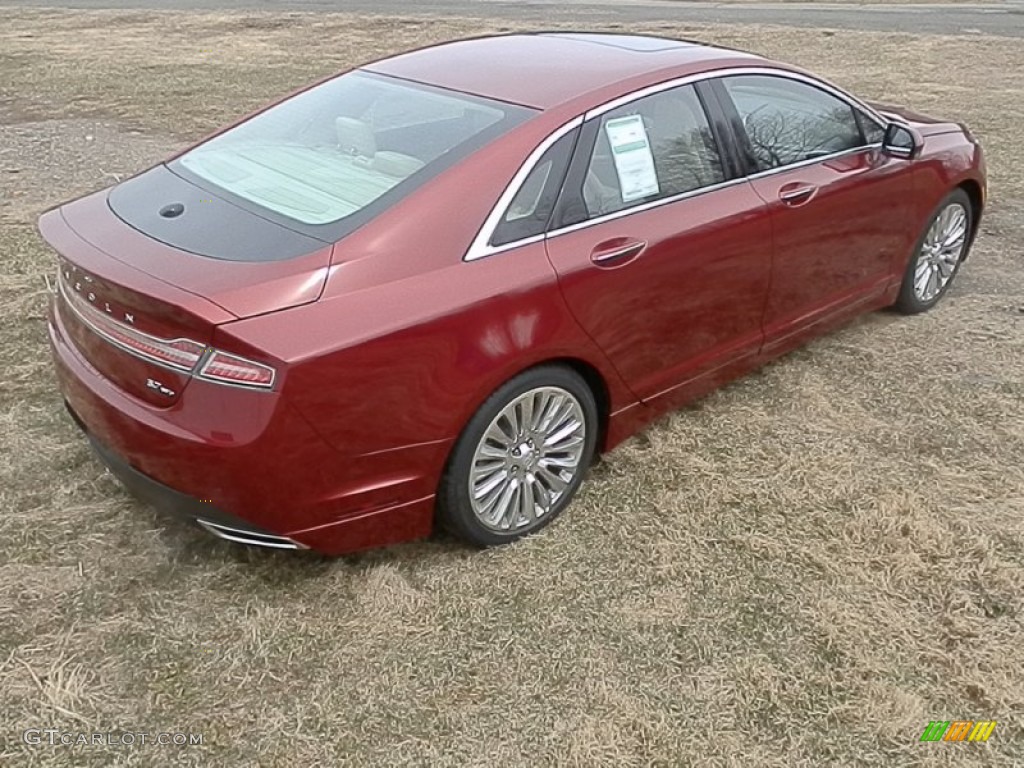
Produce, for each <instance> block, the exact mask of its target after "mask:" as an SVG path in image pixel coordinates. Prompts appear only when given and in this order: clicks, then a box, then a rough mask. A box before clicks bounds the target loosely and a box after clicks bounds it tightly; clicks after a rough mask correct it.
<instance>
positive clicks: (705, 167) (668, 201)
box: [546, 84, 771, 400]
mask: <svg viewBox="0 0 1024 768" xmlns="http://www.w3.org/2000/svg"><path fill="white" fill-rule="evenodd" d="M588 118H589V119H588V120H587V121H586V122H585V123H584V126H583V129H582V132H581V135H580V139H579V142H578V144H577V148H576V151H575V153H574V156H573V160H572V163H571V166H570V169H569V172H568V175H567V178H566V182H565V185H564V187H563V190H562V195H561V197H560V199H559V202H558V206H557V209H556V211H555V215H554V219H553V222H552V228H551V230H550V231H549V233H548V237H547V241H546V243H547V250H548V257H549V258H550V260H551V264H552V266H553V267H554V269H555V271H556V273H557V275H558V280H559V285H560V287H561V289H562V292H563V295H564V296H565V299H566V302H567V303H568V305H569V308H570V310H571V311H572V313H573V314H574V316H575V317H576V319H577V320H578V321H579V323H580V324H581V325H582V327H583V328H584V329H585V330H586V332H587V333H588V334H589V335H590V336H591V338H593V339H594V340H595V342H596V343H597V344H598V345H599V346H600V347H601V348H602V349H603V350H604V352H605V354H606V355H607V356H608V358H609V359H610V360H611V362H612V364H613V365H614V366H615V368H616V369H617V371H618V372H619V374H620V375H621V376H622V377H623V379H624V380H625V381H626V383H627V384H628V385H629V386H630V387H631V388H632V389H633V391H634V393H636V394H637V395H638V396H639V397H640V398H642V399H645V400H646V399H650V398H653V397H655V396H657V395H659V394H666V395H668V394H670V392H672V391H675V390H678V388H679V387H680V385H682V384H684V383H686V382H690V381H695V380H697V379H698V378H700V377H704V376H706V375H707V374H709V373H711V372H713V371H716V370H719V369H723V368H724V367H725V366H727V365H728V364H729V363H730V362H732V361H735V360H738V359H741V358H749V357H751V356H752V355H754V354H755V353H756V352H757V351H758V349H759V347H760V345H761V342H762V339H763V336H762V330H761V316H762V314H763V310H764V304H765V299H766V296H767V291H768V280H769V272H770V261H771V253H770V242H771V230H770V226H769V224H768V217H767V214H766V210H765V205H764V202H763V201H762V200H761V198H759V197H758V196H757V194H756V193H755V192H754V191H753V189H752V187H751V186H750V184H749V183H747V182H746V181H744V180H743V179H742V178H736V175H737V174H736V173H735V172H734V171H733V170H732V165H731V163H730V162H728V158H727V156H726V155H725V154H724V153H723V152H722V149H723V147H722V146H721V143H722V141H721V137H720V135H719V132H718V128H719V126H718V125H717V124H714V123H709V119H708V114H707V112H706V110H705V109H704V105H703V103H702V100H701V97H699V96H698V92H697V90H696V89H695V87H694V86H693V85H685V84H684V85H679V86H677V87H674V88H669V89H666V90H662V91H659V92H657V93H654V94H651V95H647V96H644V97H641V98H637V99H635V100H630V101H628V102H627V103H624V104H621V105H619V106H616V107H615V108H614V109H610V110H608V111H604V112H602V113H600V114H596V115H592V116H590V115H588Z"/></svg>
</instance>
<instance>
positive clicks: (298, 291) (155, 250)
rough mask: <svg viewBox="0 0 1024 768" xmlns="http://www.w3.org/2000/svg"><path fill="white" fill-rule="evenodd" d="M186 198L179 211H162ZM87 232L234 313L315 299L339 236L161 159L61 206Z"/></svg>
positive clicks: (131, 261)
mask: <svg viewBox="0 0 1024 768" xmlns="http://www.w3.org/2000/svg"><path fill="white" fill-rule="evenodd" d="M179 207H180V209H182V210H181V212H180V213H178V214H177V215H175V216H170V217H168V216H166V215H162V214H161V211H164V214H166V212H167V211H168V210H171V211H174V210H176V209H178V208H179ZM59 211H60V215H61V216H62V217H63V219H64V221H65V222H66V224H67V226H68V227H69V228H70V229H71V230H72V231H74V233H75V234H76V235H77V236H78V237H80V238H81V239H82V240H84V241H85V242H87V243H88V244H90V245H92V246H93V247H95V248H96V249H98V250H100V251H102V252H104V253H105V254H107V255H108V256H110V257H111V258H112V259H115V260H117V261H120V262H123V263H125V264H127V265H129V266H131V267H134V268H135V269H137V270H139V271H141V272H144V273H146V274H147V275H149V276H151V277H155V278H157V279H158V280H160V281H162V282H165V283H168V284H170V285H173V286H175V287H177V288H181V289H183V290H185V291H187V292H189V293H192V294H194V295H196V296H200V297H202V298H204V299H206V300H208V301H210V302H212V303H214V304H216V305H218V306H220V307H221V308H222V309H224V310H226V311H227V312H229V313H231V314H232V315H234V316H235V317H238V318H242V317H252V316H254V315H259V314H264V313H267V312H272V311H275V310H280V309H286V308H289V307H294V306H298V305H300V304H307V303H310V302H313V301H316V300H317V299H318V298H319V297H320V294H321V293H322V292H323V288H324V285H325V283H326V281H327V275H328V272H329V269H330V263H331V251H332V246H331V244H328V243H324V242H322V241H320V240H317V239H314V238H311V237H309V236H306V235H302V234H300V233H297V232H294V231H292V230H290V229H287V228H286V227H282V226H280V225H279V224H276V223H274V222H270V221H268V220H266V219H262V218H260V217H259V216H257V215H255V214H253V213H250V212H248V211H245V210H243V209H241V208H238V207H237V206H234V205H232V204H231V203H230V202H229V201H227V200H224V199H221V198H218V197H216V196H215V195H211V194H210V193H209V192H207V191H205V190H202V189H199V188H198V187H195V186H193V185H191V184H189V183H188V182H187V181H185V180H184V179H181V178H180V177H179V176H176V175H175V174H173V173H171V172H170V171H169V170H168V169H167V168H166V167H164V166H156V167H155V168H152V169H150V170H149V171H146V172H144V173H142V174H140V175H139V176H137V177H134V178H133V179H129V180H128V181H126V182H124V183H122V184H120V185H118V186H116V187H113V188H111V189H108V190H102V191H100V192H95V193H93V194H91V195H87V196H86V197H83V198H79V199H78V200H75V201H73V202H70V203H67V204H65V205H63V206H61V207H60V208H59Z"/></svg>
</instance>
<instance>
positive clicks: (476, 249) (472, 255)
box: [462, 115, 583, 261]
mask: <svg viewBox="0 0 1024 768" xmlns="http://www.w3.org/2000/svg"><path fill="white" fill-rule="evenodd" d="M581 125H583V115H578V116H576V117H574V118H573V119H572V120H570V121H569V122H567V123H565V124H564V125H562V126H561V127H559V128H558V129H557V130H555V131H554V133H551V134H549V135H548V137H547V138H546V139H544V141H542V142H541V143H540V144H538V145H537V148H536V149H534V150H533V152H531V153H530V154H529V156H528V157H527V158H526V160H525V161H524V162H523V164H522V165H521V166H519V170H518V171H516V175H515V176H513V177H512V180H511V181H510V182H509V183H508V186H507V187H505V191H504V192H502V193H501V197H499V198H498V202H496V203H495V204H494V207H493V208H492V209H491V212H490V213H489V214H488V215H487V218H486V219H484V223H483V226H481V227H480V231H479V232H477V235H476V237H475V238H474V239H473V243H472V244H471V245H470V246H469V250H468V251H466V255H465V256H463V257H462V260H463V261H474V260H476V259H482V258H483V257H484V256H491V255H493V254H495V253H501V252H502V251H507V250H509V249H511V248H518V247H519V246H521V245H527V244H528V243H537V242H540V241H541V240H543V239H544V235H545V233H544V232H541V233H540V234H537V235H531V236H529V237H525V238H523V239H521V240H513V241H512V242H510V243H505V244H503V245H491V238H492V237H494V231H495V230H496V229H497V228H498V224H499V223H500V222H501V217H502V216H504V215H505V211H506V210H508V207H509V205H511V203H512V200H513V198H515V196H516V195H517V194H519V188H520V187H522V185H523V182H524V181H526V177H527V176H529V175H530V174H531V173H532V172H533V168H534V166H536V165H537V162H538V161H539V160H540V159H541V157H542V156H543V155H544V153H545V152H547V151H548V149H549V148H550V147H551V146H552V145H553V144H554V143H555V142H556V141H558V140H559V139H560V138H562V137H563V136H565V134H567V133H569V131H572V130H575V129H576V128H579V127H580V126H581Z"/></svg>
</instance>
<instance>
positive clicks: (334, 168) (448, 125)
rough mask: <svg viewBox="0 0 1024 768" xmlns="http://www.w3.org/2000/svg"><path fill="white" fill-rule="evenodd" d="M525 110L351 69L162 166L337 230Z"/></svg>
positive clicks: (258, 205)
mask: <svg viewBox="0 0 1024 768" xmlns="http://www.w3.org/2000/svg"><path fill="white" fill-rule="evenodd" d="M533 112H534V111H533V110H531V109H528V108H526V107H519V106H515V105H510V104H506V103H503V102H497V101H492V100H488V99H483V98H479V97H476V96H470V95H467V94H463V93H457V92H454V91H448V90H444V89H440V88H434V87H430V86H424V85H420V84H416V83H410V82H408V81H405V80H399V79H395V78H390V77H387V76H383V75H377V74H372V73H369V72H359V71H357V72H350V73H347V74H344V75H341V76H339V77H336V78H333V79H332V80H329V81H327V82H325V83H322V84H320V85H318V86H316V87H314V88H311V89H310V90H308V91H305V92H303V93H300V94H299V95H297V96H295V97H293V98H291V99H288V100H287V101H285V102H282V103H281V104H278V105H277V106H274V107H271V108H270V109H268V110H266V111H265V112H262V113H260V114H258V115H256V116H255V117H253V118H251V119H249V120H247V121H246V122H244V123H242V124H241V125H238V126H236V127H235V128H232V129H230V130H228V131H226V132H225V133H223V134H221V135H219V136H217V137H215V138H213V139H211V140H210V141H207V142H205V143H204V144H201V145H200V146H198V147H196V148H195V149H193V150H191V151H189V152H187V153H186V154H184V155H182V156H181V157H180V158H178V159H177V160H175V161H174V162H173V163H172V164H171V165H170V166H169V167H170V169H171V170H173V171H174V172H175V173H178V174H179V175H182V176H184V177H185V178H186V179H188V180H189V181H191V182H193V183H196V184H199V185H200V186H203V187H205V188H207V189H209V190H210V191H212V192H214V193H216V194H219V195H221V196H222V197H226V198H227V199H229V200H231V201H232V202H234V203H236V204H238V205H242V206H243V207H248V208H251V209H253V210H254V212H256V213H260V214H261V215H264V216H266V217H268V218H271V219H273V220H276V221H278V222H279V223H281V224H284V225H285V226H289V227H291V228H293V229H297V230H299V231H302V232H305V233H307V234H311V235H313V236H317V237H321V238H322V239H325V240H336V239H338V238H339V237H341V236H343V235H344V234H346V233H347V232H348V231H351V230H352V229H354V228H355V227H356V226H359V225H360V224H361V223H363V222H364V221H366V220H367V219H369V218H370V217H372V216H373V215H376V214H377V213H378V212H379V211H381V210H383V209H384V208H386V207H387V206H389V205H393V204H394V203H395V202H397V201H398V200H399V199H401V197H403V196H404V195H406V194H408V193H409V192H410V191H411V190H412V189H414V188H415V187H417V186H419V185H420V184H422V183H423V182H425V181H427V180H429V179H430V178H432V177H434V176H436V175H437V174H438V173H440V172H441V171H443V170H444V169H445V168H447V167H449V166H451V165H452V164H454V163H455V162H457V161H458V160H459V159H461V158H462V157H465V156H466V155H467V154H469V153H470V152H472V151H474V150H475V149H477V148H479V147H481V146H483V145H484V144H485V143H487V142H488V141H491V140H493V139H494V138H495V137H497V136H498V135H500V134H502V133H504V132H506V131H507V130H509V129H510V128H512V127H513V126H515V125H517V124H519V123H521V122H522V121H524V120H525V119H526V118H527V117H529V116H530V115H531V114H533Z"/></svg>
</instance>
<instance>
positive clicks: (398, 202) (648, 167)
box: [39, 33, 985, 553]
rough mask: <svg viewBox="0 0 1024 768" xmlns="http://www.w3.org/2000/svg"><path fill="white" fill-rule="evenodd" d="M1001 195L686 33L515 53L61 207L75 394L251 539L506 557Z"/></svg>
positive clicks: (362, 77)
mask: <svg viewBox="0 0 1024 768" xmlns="http://www.w3.org/2000/svg"><path fill="white" fill-rule="evenodd" d="M984 205H985V169H984V161H983V159H982V150H981V147H980V146H979V145H978V143H977V142H976V141H975V139H974V138H973V137H972V136H971V134H970V132H969V131H968V130H967V129H966V128H964V127H963V126H961V125H958V124H957V123H954V122H947V121H944V120H937V119H932V118H928V117H924V116H922V115H917V114H913V113H909V112H906V111H902V110H898V109H896V108H888V107H883V106H879V105H871V104H869V103H866V102H864V101H861V100H860V99H858V98H856V97H854V96H852V95H850V94H849V93H847V92H845V91H843V90H841V89H839V88H837V87H835V86H834V85H830V84H829V83H827V82H825V81H824V80H821V79H820V78H817V77H815V76H813V75H811V74H809V73H807V72H804V71H801V70H799V69H796V68H794V67H790V66H787V65H784V64H779V63H777V62H773V61H768V60H766V59H763V58H761V57H758V56H754V55H751V54H746V53H741V52H737V51H732V50H726V49H722V48H715V47H710V46H706V45H700V44H695V43H690V42H681V41H676V40H666V39H660V38H653V37H638V36H628V35H606V34H575V33H574V34H532V35H508V36H501V37H490V38H482V39H475V40H465V41H460V42H454V43H449V44H445V45H440V46H436V47H433V48H428V49H425V50H419V51H414V52H412V53H406V54H403V55H400V56H396V57H394V58H389V59H385V60H383V61H379V62H376V63H373V64H369V65H367V66H364V67H361V68H359V69H356V70H354V71H351V72H347V73H345V74H342V75H339V76H336V77H332V78H330V79H327V80H325V81H323V82H320V83H318V84H316V85H314V86H312V87H309V88H307V89H305V90H303V91H300V92H299V93H297V94H293V95H292V96H290V97H288V98H286V99H284V100H282V101H280V102H278V103H277V104H275V105H273V106H270V107H268V108H266V109H264V110H262V111H260V112H259V113H257V114H256V115H253V116H251V117H249V118H247V119H245V120H242V121H240V122H238V123H236V124H235V125H233V126H231V127H228V128H227V129H225V130H223V131H221V132H220V133H218V134H216V135H215V136H213V137H212V138H210V139H208V140H205V141H203V142H201V143H199V144H197V145H195V146H194V147H192V148H190V149H188V150H187V151H185V152H183V153H181V154H179V155H177V156H175V157H173V158H171V159H169V160H167V161H166V162H164V163H161V164H159V165H157V166H155V167H153V168H150V169H149V170H146V171H144V172H142V173H141V174H139V175H137V176H135V177H134V178H131V179H129V180H127V181H125V182H122V183H121V184H119V185H117V186H115V187H113V188H111V189H109V190H104V191H101V192H97V193H94V194H91V195H88V196H86V197H83V198H81V199H78V200H75V201H73V202H70V203H67V204H65V205H63V206H61V207H59V208H56V209H54V210H51V211H48V212H47V213H45V214H44V215H43V216H42V218H41V219H40V221H39V228H40V231H41V233H42V235H43V237H44V238H45V239H46V240H47V241H48V242H49V243H50V244H51V245H52V246H53V248H54V249H55V250H56V251H57V252H58V254H59V274H58V279H57V290H56V295H55V297H54V300H53V303H52V307H51V313H50V322H49V333H50V341H51V343H52V346H53V353H54V357H55V361H56V369H57V375H58V378H59V383H60V388H61V392H62V393H63V397H64V399H65V401H66V403H67V407H68V410H69V412H70V413H71V416H72V418H73V419H74V420H75V421H76V422H77V423H78V425H79V426H80V427H81V428H82V429H83V430H84V432H85V433H86V435H87V436H88V438H89V440H90V441H91V443H92V445H93V447H94V448H95V450H96V452H97V453H98V454H99V456H100V457H101V458H102V459H103V461H104V462H105V463H106V464H107V466H108V467H109V468H110V470H111V471H112V472H113V473H114V474H115V475H117V476H118V477H119V478H121V480H122V481H123V482H124V483H125V484H126V485H127V486H129V487H130V488H131V489H133V490H134V491H136V492H137V493H139V494H140V495H142V496H143V497H144V498H147V499H149V500H150V501H151V502H152V503H154V504H155V505H156V506H158V507H161V508H166V509H170V510H173V511H176V512H178V513H181V514H183V515H185V516H186V517H188V518H190V519H192V520H195V521H196V522H197V523H198V524H199V525H201V526H202V527H204V528H205V529H207V530H208V531H209V532H211V533H213V534H215V535H217V536H219V537H221V538H223V539H229V540H231V541H238V542H245V543H248V544H256V545H262V546H267V547H279V548H312V549H315V550H318V551H321V552H325V553H342V552H348V551H352V550H357V549H361V548H366V547H374V546H380V545H385V544H389V543H393V542H398V541H402V540H406V539H412V538H415V537H420V536H424V535H426V534H428V533H429V532H430V531H431V530H432V528H433V527H434V525H435V523H436V524H440V525H441V526H444V527H445V528H447V529H449V530H451V531H453V532H455V533H456V534H458V535H459V536H461V537H463V538H464V539H466V540H468V541H470V542H472V543H474V544H477V545H484V546H486V545H494V544H502V543H505V542H509V541H513V540H515V539H517V538H519V537H521V536H523V535H525V534H528V533H531V532H533V531H536V530H538V529H539V528H541V527H543V526H544V525H546V524H547V523H549V522H551V520H553V519H554V518H555V517H556V516H557V515H558V514H559V513H560V512H561V511H562V510H563V509H565V507H566V506H567V505H568V504H569V502H570V500H571V499H572V497H573V494H575V492H576V491H577V489H578V488H579V485H580V483H581V482H582V480H583V477H584V475H585V473H586V471H587V468H588V466H589V465H590V463H591V461H592V459H593V457H594V455H595V453H596V452H599V451H607V450H609V449H611V448H612V447H614V446H615V445H616V444H617V443H619V442H621V441H622V440H623V439H625V438H626V437H628V436H630V435H632V434H634V433H635V432H637V430H639V429H641V428H642V427H643V426H644V425H645V424H647V423H648V422H650V421H651V420H652V419H654V418H655V417H657V416H659V415H660V414H663V413H665V412H666V411H668V410H670V409H673V408H676V407H678V406H679V405H680V404H682V403H684V402H686V401H688V400H692V399H694V398H696V397H699V396H700V395H702V394H704V393H707V392H708V391H710V390H711V389H713V388H715V387H717V386H719V385H721V384H722V383H723V382H725V381H727V380H729V379H732V378H734V377H736V376H739V375H741V374H743V373H744V372H746V371H749V370H751V369H752V368H754V367H756V366H758V365H761V364H762V363H764V362H765V361H766V360H769V359H771V358H774V357H776V356H778V355H780V354H782V353H784V352H786V351H787V350H790V349H793V348H794V347H796V346H797V345H799V344H801V343H803V342H804V341H806V340H807V339H809V338H811V337H813V336H817V335H819V334H821V333H823V332H825V331H826V330H827V329H829V328H832V327H834V326H836V325H837V324H839V323H841V322H843V321H845V320H848V319H849V318H851V317H853V316H855V315H858V314H860V313H862V312H868V311H870V310H874V309H878V308H881V307H887V306H895V307H896V308H897V309H899V310H901V311H902V312H905V313H908V314H913V313H916V312H921V311H923V310H927V309H929V308H931V307H932V306H934V305H935V304H936V302H938V301H939V300H940V299H941V298H942V296H943V295H944V294H945V292H946V291H947V290H948V289H949V286H950V283H951V282H952V280H953V278H954V277H955V275H956V273H957V270H958V269H959V268H960V265H961V264H962V263H963V261H964V259H965V257H966V256H967V252H968V249H969V248H970V246H971V242H972V240H973V239H974V236H975V233H976V232H977V229H978V221H979V218H980V216H981V213H982V209H983V208H984Z"/></svg>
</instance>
